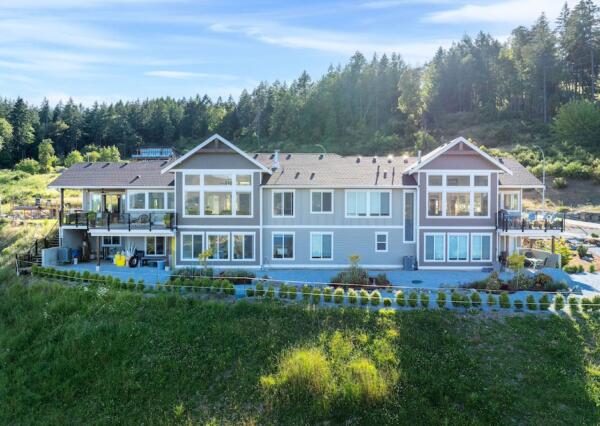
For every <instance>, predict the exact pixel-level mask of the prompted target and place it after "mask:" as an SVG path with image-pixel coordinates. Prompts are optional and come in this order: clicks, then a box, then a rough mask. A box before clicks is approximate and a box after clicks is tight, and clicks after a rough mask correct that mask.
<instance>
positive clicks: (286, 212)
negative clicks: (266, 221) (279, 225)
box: [273, 191, 294, 217]
mask: <svg viewBox="0 0 600 426" xmlns="http://www.w3.org/2000/svg"><path fill="white" fill-rule="evenodd" d="M273 216H274V217H293V216H294V191H274V192H273Z"/></svg>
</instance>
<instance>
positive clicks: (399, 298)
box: [396, 290, 406, 306]
mask: <svg viewBox="0 0 600 426" xmlns="http://www.w3.org/2000/svg"><path fill="white" fill-rule="evenodd" d="M396 304H397V305H398V306H404V305H406V300H405V299H404V292H403V291H402V290H398V291H397V292H396Z"/></svg>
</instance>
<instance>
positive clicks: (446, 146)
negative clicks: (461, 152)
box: [406, 136, 512, 175]
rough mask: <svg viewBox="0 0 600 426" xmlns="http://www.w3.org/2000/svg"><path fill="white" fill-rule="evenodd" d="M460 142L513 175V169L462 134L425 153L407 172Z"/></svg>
mask: <svg viewBox="0 0 600 426" xmlns="http://www.w3.org/2000/svg"><path fill="white" fill-rule="evenodd" d="M459 143H463V144H465V145H467V146H468V147H469V148H471V149H472V150H473V151H475V152H477V153H478V154H480V155H481V156H482V157H483V158H485V159H486V160H488V161H489V162H491V163H492V164H494V165H495V166H496V167H498V168H499V169H500V170H502V171H504V172H505V173H508V174H509V175H512V171H511V170H510V169H509V168H508V167H506V166H505V165H504V164H502V163H501V162H500V161H499V160H498V159H496V158H494V157H492V156H491V155H489V154H488V153H487V152H484V151H483V150H481V149H480V148H478V147H477V146H476V145H475V144H473V143H471V142H469V141H468V140H466V139H465V138H463V137H462V136H460V137H458V138H456V139H453V140H451V141H450V142H448V143H446V144H444V145H442V146H440V147H437V148H436V149H434V150H433V151H431V152H429V153H427V154H425V155H424V156H423V157H421V161H417V162H416V163H414V164H413V165H412V166H411V167H409V168H408V169H407V170H406V173H409V174H412V173H414V172H416V171H417V170H419V169H421V168H422V167H423V166H425V165H426V164H428V163H430V162H431V161H433V160H434V159H436V158H437V157H439V156H440V155H442V154H443V153H445V152H446V151H448V150H450V149H451V148H452V147H454V146H455V145H458V144H459Z"/></svg>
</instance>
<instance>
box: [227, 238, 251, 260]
mask: <svg viewBox="0 0 600 426" xmlns="http://www.w3.org/2000/svg"><path fill="white" fill-rule="evenodd" d="M232 236H233V258H234V259H235V260H254V233H250V232H243V233H235V232H234V233H232Z"/></svg>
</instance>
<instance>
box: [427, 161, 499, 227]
mask: <svg viewBox="0 0 600 426" xmlns="http://www.w3.org/2000/svg"><path fill="white" fill-rule="evenodd" d="M430 175H433V176H441V177H442V185H441V186H429V176H430ZM448 176H469V184H470V185H469V186H448V185H447V182H446V178H447V177H448ZM475 176H487V178H488V184H487V186H474V185H475ZM491 181H492V172H491V171H487V172H482V171H478V172H474V171H471V170H469V171H468V172H464V171H455V172H441V171H435V172H433V171H432V172H427V173H426V174H425V182H426V184H427V191H426V197H427V198H426V204H425V208H426V210H425V217H426V218H427V219H490V218H491V217H492V216H491V211H490V208H491V204H490V203H491V198H492V197H491ZM457 192H458V193H468V194H469V214H468V215H467V216H448V215H447V211H446V207H447V206H446V204H447V197H446V194H447V193H457ZM477 192H484V193H487V195H488V196H487V215H486V216H475V193H477ZM430 193H441V194H442V214H441V216H432V215H430V214H429V194H430Z"/></svg>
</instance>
